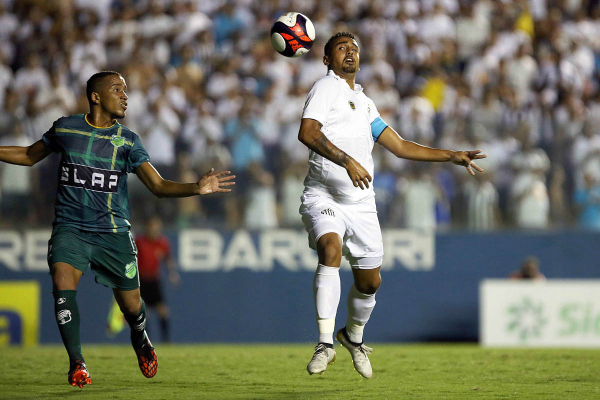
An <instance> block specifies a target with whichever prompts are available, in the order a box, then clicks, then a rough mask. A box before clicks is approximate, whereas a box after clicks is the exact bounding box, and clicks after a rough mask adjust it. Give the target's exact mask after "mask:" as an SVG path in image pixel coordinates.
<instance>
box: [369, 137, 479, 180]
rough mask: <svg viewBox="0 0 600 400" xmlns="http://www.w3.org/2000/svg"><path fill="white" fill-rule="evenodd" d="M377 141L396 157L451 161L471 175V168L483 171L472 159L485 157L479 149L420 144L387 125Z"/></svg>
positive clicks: (473, 173) (472, 172) (472, 173)
mask: <svg viewBox="0 0 600 400" xmlns="http://www.w3.org/2000/svg"><path fill="white" fill-rule="evenodd" d="M377 143H379V144H380V145H382V146H383V147H384V148H386V149H387V150H389V151H390V152H392V154H394V155H395V156H396V157H399V158H406V159H408V160H414V161H431V162H444V161H451V162H452V163H454V164H456V165H461V166H463V167H466V168H467V171H469V173H470V174H471V175H475V172H474V171H473V169H475V170H476V171H479V172H483V170H482V169H481V168H479V167H478V166H477V164H475V163H474V162H473V160H478V159H480V158H486V157H487V155H485V154H479V153H481V150H471V151H452V150H442V149H434V148H431V147H427V146H422V145H420V144H418V143H415V142H411V141H409V140H404V139H402V138H401V137H400V135H398V133H397V132H396V131H395V130H393V129H392V128H390V127H389V126H388V127H387V128H385V129H384V130H383V132H381V135H380V136H379V139H377Z"/></svg>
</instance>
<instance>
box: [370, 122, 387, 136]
mask: <svg viewBox="0 0 600 400" xmlns="http://www.w3.org/2000/svg"><path fill="white" fill-rule="evenodd" d="M387 126H388V125H387V124H386V123H385V122H383V120H382V119H381V117H377V118H375V120H374V121H373V122H371V134H372V135H373V139H374V140H375V141H377V139H379V135H381V132H383V130H384V129H385V128H387Z"/></svg>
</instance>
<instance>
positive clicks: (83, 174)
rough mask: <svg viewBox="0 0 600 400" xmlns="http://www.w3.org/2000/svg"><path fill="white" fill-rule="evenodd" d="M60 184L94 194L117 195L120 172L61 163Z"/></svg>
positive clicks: (121, 173)
mask: <svg viewBox="0 0 600 400" xmlns="http://www.w3.org/2000/svg"><path fill="white" fill-rule="evenodd" d="M60 170H61V174H60V184H61V185H64V186H71V187H78V188H83V189H87V190H93V191H95V192H104V193H117V189H118V187H119V179H121V176H122V175H123V172H121V171H112V170H108V169H101V168H94V167H88V166H86V165H79V164H70V163H66V162H63V163H61V165H60Z"/></svg>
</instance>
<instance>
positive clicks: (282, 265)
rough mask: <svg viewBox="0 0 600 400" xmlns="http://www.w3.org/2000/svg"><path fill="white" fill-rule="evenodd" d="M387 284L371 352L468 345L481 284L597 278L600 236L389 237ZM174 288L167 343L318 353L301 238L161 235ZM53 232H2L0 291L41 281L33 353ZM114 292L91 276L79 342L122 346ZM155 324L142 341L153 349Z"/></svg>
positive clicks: (47, 322) (54, 338)
mask: <svg viewBox="0 0 600 400" xmlns="http://www.w3.org/2000/svg"><path fill="white" fill-rule="evenodd" d="M383 235H384V245H385V246H384V247H385V256H384V260H385V261H384V265H383V267H382V277H383V283H382V286H381V288H380V290H379V292H378V293H377V306H376V307H375V310H374V312H373V315H372V317H371V321H370V322H369V324H368V325H367V327H366V330H365V340H366V341H367V342H376V341H475V340H477V338H478V297H477V296H478V284H479V282H480V281H481V280H482V279H485V278H506V277H508V275H509V274H510V273H511V272H512V271H514V270H517V269H519V267H520V264H521V262H522V260H523V259H524V258H525V257H527V256H529V255H534V256H536V257H538V258H539V259H540V265H541V270H542V272H543V273H544V274H545V275H546V277H547V278H548V279H552V278H598V277H600V272H599V271H600V269H599V268H598V260H599V259H600V246H598V243H600V234H595V233H583V232H553V233H526V232H499V233H486V234H476V233H467V232H452V233H444V234H437V235H436V234H433V233H431V232H416V231H405V230H387V231H384V232H383ZM167 236H168V238H169V239H170V241H171V243H172V246H173V254H174V255H175V256H176V258H177V260H178V267H179V271H180V274H181V278H182V279H181V284H180V285H179V286H177V287H173V286H171V285H169V284H168V283H167V282H168V281H167V279H164V291H165V294H166V301H167V303H168V305H169V307H170V310H171V316H172V335H171V336H172V341H174V342H207V341H212V342H315V341H316V338H317V332H316V322H315V312H314V304H313V298H312V279H313V271H314V268H315V267H316V254H315V253H314V252H313V251H312V250H310V249H309V248H308V241H307V236H306V233H305V232H303V231H300V230H271V231H263V232H248V231H244V230H240V231H235V232H229V231H215V230H184V231H180V232H170V233H169V234H168V235H167ZM49 237H50V231H45V230H44V231H0V280H2V281H10V280H38V281H39V282H40V286H41V297H40V298H41V300H40V301H41V308H42V310H41V325H40V331H41V334H40V342H42V343H58V342H60V335H59V333H58V329H57V327H56V322H55V321H54V317H53V314H54V312H53V302H52V285H51V281H50V277H49V276H48V274H47V272H48V267H47V264H46V251H47V241H48V239H49ZM341 280H342V300H341V301H340V307H339V311H338V317H337V327H341V326H343V325H344V323H345V320H346V301H345V296H346V294H347V291H348V288H349V287H350V285H351V283H352V274H351V272H350V270H349V267H348V266H347V264H346V265H345V267H344V268H343V271H342V273H341ZM111 296H112V293H111V291H110V290H109V289H107V288H105V287H103V286H101V285H98V284H96V283H95V282H94V279H93V273H91V271H88V272H87V273H86V274H85V275H84V276H83V277H82V279H81V282H80V286H79V289H78V294H77V299H78V302H79V308H80V311H81V329H82V340H83V341H84V342H108V341H111V340H116V341H120V342H127V341H128V335H127V334H126V333H123V334H121V335H119V336H118V337H117V338H116V339H109V338H108V337H107V336H106V335H105V333H104V332H105V326H106V320H107V315H108V312H109V309H110V306H111ZM156 320H157V319H156V316H155V315H154V314H153V313H152V312H150V313H149V328H148V329H149V332H150V335H151V338H153V340H155V341H157V342H159V340H158V337H159V335H158V324H157V322H156Z"/></svg>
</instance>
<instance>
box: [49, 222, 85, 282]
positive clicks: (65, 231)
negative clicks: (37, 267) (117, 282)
mask: <svg viewBox="0 0 600 400" xmlns="http://www.w3.org/2000/svg"><path fill="white" fill-rule="evenodd" d="M86 237H87V233H86V232H83V231H80V230H79V229H76V228H70V227H55V228H54V229H53V230H52V236H51V237H50V240H49V241H48V266H49V268H50V275H51V276H52V282H53V285H54V290H74V288H73V285H74V286H75V288H76V287H77V283H78V282H79V278H80V277H81V275H82V274H83V273H84V272H85V271H86V270H87V268H88V266H89V265H90V260H91V249H92V246H91V244H90V243H89V242H88V241H87V240H86Z"/></svg>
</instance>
